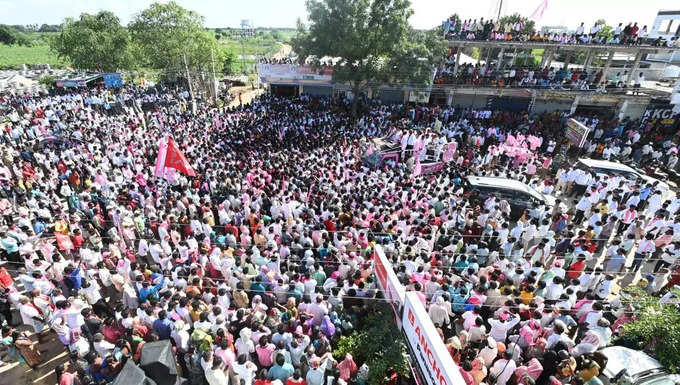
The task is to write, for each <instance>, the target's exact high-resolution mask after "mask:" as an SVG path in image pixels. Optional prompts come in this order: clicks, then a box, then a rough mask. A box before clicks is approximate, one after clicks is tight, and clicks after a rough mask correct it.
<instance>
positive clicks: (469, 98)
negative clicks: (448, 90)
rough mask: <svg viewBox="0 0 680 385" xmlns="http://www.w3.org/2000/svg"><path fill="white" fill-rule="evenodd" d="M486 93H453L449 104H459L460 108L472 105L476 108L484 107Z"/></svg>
mask: <svg viewBox="0 0 680 385" xmlns="http://www.w3.org/2000/svg"><path fill="white" fill-rule="evenodd" d="M486 102H487V96H486V95H460V94H458V95H453V101H452V102H451V105H452V106H453V107H455V106H460V107H461V108H466V107H472V108H476V109H480V108H486Z"/></svg>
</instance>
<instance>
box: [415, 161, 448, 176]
mask: <svg viewBox="0 0 680 385" xmlns="http://www.w3.org/2000/svg"><path fill="white" fill-rule="evenodd" d="M443 169H444V162H436V163H422V164H421V171H420V175H425V174H434V173H435V172H439V171H441V170H443Z"/></svg>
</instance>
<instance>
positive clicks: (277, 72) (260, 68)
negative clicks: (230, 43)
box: [257, 63, 333, 82]
mask: <svg viewBox="0 0 680 385" xmlns="http://www.w3.org/2000/svg"><path fill="white" fill-rule="evenodd" d="M257 75H258V76H259V77H260V78H261V79H264V81H270V80H272V79H278V80H316V81H324V82H330V81H331V80H332V79H333V67H327V66H324V67H320V68H314V67H311V66H300V65H296V64H263V63H261V64H258V65H257Z"/></svg>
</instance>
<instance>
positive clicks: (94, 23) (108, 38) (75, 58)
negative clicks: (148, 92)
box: [50, 11, 134, 71]
mask: <svg viewBox="0 0 680 385" xmlns="http://www.w3.org/2000/svg"><path fill="white" fill-rule="evenodd" d="M50 47H51V48H52V50H53V51H55V52H56V53H57V54H58V55H59V56H60V57H63V58H68V59H69V60H70V61H71V63H73V65H74V66H75V67H76V68H80V69H87V70H100V71H117V70H119V69H128V68H130V67H132V66H133V63H134V58H133V55H132V54H131V52H130V50H129V48H130V34H129V33H128V31H127V30H126V29H125V28H124V27H123V26H122V25H120V19H119V18H118V17H117V16H116V15H114V14H113V13H112V12H109V11H101V12H99V13H97V14H95V15H92V14H89V13H83V14H82V15H80V18H79V19H78V20H74V19H70V18H69V19H66V20H65V21H64V24H63V28H62V30H61V32H60V33H59V34H57V35H56V36H54V37H53V38H52V39H50Z"/></svg>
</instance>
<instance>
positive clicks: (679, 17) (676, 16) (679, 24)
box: [638, 11, 680, 39]
mask: <svg viewBox="0 0 680 385" xmlns="http://www.w3.org/2000/svg"><path fill="white" fill-rule="evenodd" d="M659 13H666V14H658V15H656V19H654V24H652V28H651V29H650V30H649V37H650V38H651V39H656V38H657V37H659V36H661V37H663V38H664V39H670V38H671V37H673V36H676V32H677V31H678V28H680V11H676V12H671V11H665V12H663V11H662V12H659ZM669 22H672V24H671V26H670V29H668V28H667V26H668V23H669ZM662 24H663V26H662ZM638 26H640V28H642V26H641V25H640V24H638ZM659 28H661V30H659ZM667 30H668V31H667Z"/></svg>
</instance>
